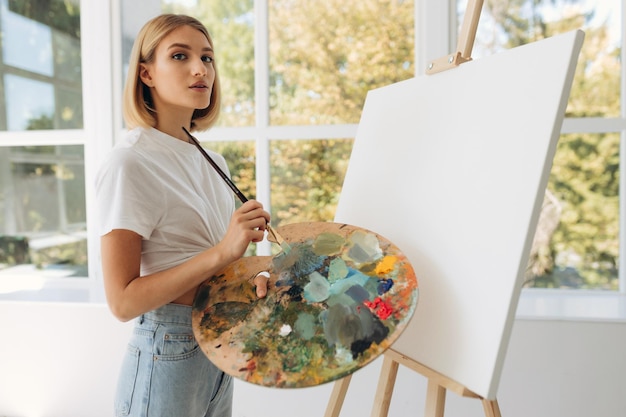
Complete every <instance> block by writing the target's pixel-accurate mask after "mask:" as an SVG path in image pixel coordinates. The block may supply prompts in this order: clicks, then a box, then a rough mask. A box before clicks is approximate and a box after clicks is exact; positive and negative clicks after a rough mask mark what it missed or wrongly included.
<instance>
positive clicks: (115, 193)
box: [95, 148, 163, 239]
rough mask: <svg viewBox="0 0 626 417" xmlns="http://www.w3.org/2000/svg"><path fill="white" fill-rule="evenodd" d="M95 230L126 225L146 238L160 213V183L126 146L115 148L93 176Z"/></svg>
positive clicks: (107, 231)
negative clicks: (96, 224)
mask: <svg viewBox="0 0 626 417" xmlns="http://www.w3.org/2000/svg"><path fill="white" fill-rule="evenodd" d="M95 188H96V209H97V216H96V217H97V223H98V233H99V234H100V236H103V235H105V234H107V233H109V232H110V231H112V230H114V229H126V230H132V231H133V232H135V233H137V234H139V235H141V236H142V237H143V238H144V239H148V238H149V237H150V235H151V234H152V231H153V230H154V229H155V228H156V225H157V224H158V222H159V219H160V217H161V212H160V210H161V207H163V205H162V204H159V202H158V199H159V196H163V193H162V192H161V191H160V184H159V182H158V181H155V176H154V173H152V172H151V167H150V165H149V163H148V162H147V161H146V160H145V158H143V157H141V156H140V155H139V154H137V153H135V152H133V151H132V149H129V148H121V149H116V150H114V151H113V152H111V154H109V156H108V157H107V158H106V160H105V161H104V163H103V165H102V166H101V168H100V170H99V171H98V174H97V176H96V184H95Z"/></svg>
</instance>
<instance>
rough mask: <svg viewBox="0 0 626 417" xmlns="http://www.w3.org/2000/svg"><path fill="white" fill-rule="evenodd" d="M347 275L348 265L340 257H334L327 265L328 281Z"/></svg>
mask: <svg viewBox="0 0 626 417" xmlns="http://www.w3.org/2000/svg"><path fill="white" fill-rule="evenodd" d="M347 275H348V266H347V265H346V262H345V261H344V260H343V259H341V258H334V259H333V260H331V261H330V264H329V265H328V281H330V283H333V282H336V281H339V280H340V279H344V278H345V277H346V276H347Z"/></svg>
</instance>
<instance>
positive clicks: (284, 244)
mask: <svg viewBox="0 0 626 417" xmlns="http://www.w3.org/2000/svg"><path fill="white" fill-rule="evenodd" d="M183 130H184V131H185V133H186V134H187V136H189V140H191V141H192V143H193V144H194V145H196V148H198V150H199V151H200V153H202V155H203V156H204V157H205V159H206V160H207V161H209V164H211V166H212V167H213V168H215V170H216V171H217V173H218V174H219V175H220V177H222V179H223V180H224V181H226V184H227V185H228V186H229V187H230V189H231V190H233V192H234V193H235V195H236V196H237V197H238V198H239V200H241V202H242V203H245V202H246V201H248V199H247V198H246V196H245V195H243V193H242V192H241V190H240V189H239V188H237V186H236V185H235V183H234V182H232V180H231V179H230V178H229V177H228V175H226V173H225V172H224V171H222V169H221V168H220V167H219V165H217V163H216V162H215V161H214V160H213V158H211V156H210V155H209V154H208V153H207V151H205V150H204V148H203V147H202V145H200V142H198V139H196V138H194V137H193V136H192V135H191V133H189V132H188V131H187V129H185V127H183ZM267 231H268V232H269V233H270V234H271V235H272V236H274V239H276V243H278V244H279V245H280V246H281V247H282V248H283V249H285V248H288V247H289V246H288V244H287V242H285V239H283V237H282V236H281V235H280V234H278V232H276V231H275V230H274V229H273V228H272V227H270V224H269V222H267Z"/></svg>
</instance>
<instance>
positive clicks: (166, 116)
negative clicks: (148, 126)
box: [155, 111, 191, 142]
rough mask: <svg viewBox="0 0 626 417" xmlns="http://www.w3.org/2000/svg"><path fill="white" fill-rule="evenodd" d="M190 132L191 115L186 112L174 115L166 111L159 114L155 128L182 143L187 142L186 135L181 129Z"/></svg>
mask: <svg viewBox="0 0 626 417" xmlns="http://www.w3.org/2000/svg"><path fill="white" fill-rule="evenodd" d="M183 127H184V128H185V129H187V130H189V131H191V114H189V112H188V111H186V112H181V113H176V112H173V111H168V112H166V113H159V117H158V119H157V124H156V126H155V128H156V129H157V130H160V131H161V132H163V133H166V134H168V135H170V136H172V137H175V138H176V139H180V140H182V141H183V142H189V138H188V137H187V134H186V133H185V132H184V131H183V129H182V128H183Z"/></svg>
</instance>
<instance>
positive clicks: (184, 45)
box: [167, 43, 213, 52]
mask: <svg viewBox="0 0 626 417" xmlns="http://www.w3.org/2000/svg"><path fill="white" fill-rule="evenodd" d="M173 48H183V49H191V47H190V46H189V45H187V44H184V43H173V44H171V45H170V46H169V47H168V48H167V49H168V50H170V49H173ZM202 50H203V51H207V52H213V49H212V48H211V47H208V46H207V47H205V48H202Z"/></svg>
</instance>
